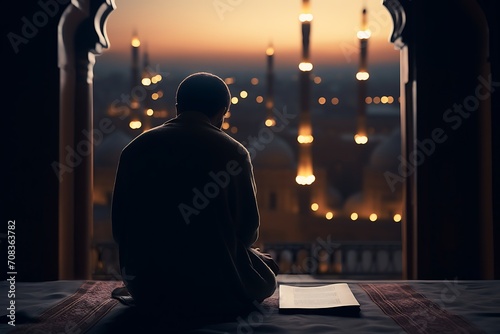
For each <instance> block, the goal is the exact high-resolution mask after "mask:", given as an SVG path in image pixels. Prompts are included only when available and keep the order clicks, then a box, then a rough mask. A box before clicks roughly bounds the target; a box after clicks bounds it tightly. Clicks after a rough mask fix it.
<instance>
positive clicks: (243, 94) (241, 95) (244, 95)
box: [240, 90, 248, 99]
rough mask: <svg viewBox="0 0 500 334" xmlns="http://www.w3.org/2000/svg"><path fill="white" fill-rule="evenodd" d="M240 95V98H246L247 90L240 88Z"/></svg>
mask: <svg viewBox="0 0 500 334" xmlns="http://www.w3.org/2000/svg"><path fill="white" fill-rule="evenodd" d="M240 97H241V98H242V99H246V98H247V97H248V92H247V91H246V90H242V91H241V92H240Z"/></svg>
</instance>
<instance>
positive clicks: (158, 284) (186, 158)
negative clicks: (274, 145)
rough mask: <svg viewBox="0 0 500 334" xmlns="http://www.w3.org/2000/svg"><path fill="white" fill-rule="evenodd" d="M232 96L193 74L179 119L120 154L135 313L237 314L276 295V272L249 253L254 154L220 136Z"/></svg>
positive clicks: (121, 239) (118, 213) (120, 212)
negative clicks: (140, 310)
mask: <svg viewBox="0 0 500 334" xmlns="http://www.w3.org/2000/svg"><path fill="white" fill-rule="evenodd" d="M230 100H231V96H230V92H229V89H228V87H227V85H226V84H225V83H224V81H223V80H222V79H220V78H219V77H218V76H215V75H213V74H210V73H205V72H202V73H195V74H192V75H190V76H188V77H187V78H185V79H184V80H183V81H182V82H181V83H180V85H179V87H178V89H177V93H176V107H177V117H175V118H173V119H171V120H169V121H167V122H165V123H164V124H163V125H161V126H158V127H156V128H153V129H151V130H150V131H147V132H144V133H142V134H141V135H139V136H138V137H137V138H135V139H134V140H133V141H132V142H131V143H130V144H129V145H127V147H125V149H124V150H123V152H122V154H121V157H120V162H119V165H118V170H117V175H116V180H115V188H114V193H113V203H112V224H113V236H114V239H115V241H116V242H117V244H118V246H119V256H120V267H121V270H122V274H123V273H126V274H127V276H126V277H125V276H123V279H124V282H125V285H126V287H127V288H128V290H129V291H130V294H131V295H132V297H133V298H134V300H135V302H136V304H137V305H138V306H139V307H145V308H149V309H158V308H161V309H162V310H167V311H169V312H172V314H179V315H181V316H182V315H198V316H204V315H209V316H210V315H223V314H240V313H241V312H244V311H245V310H248V308H249V307H250V306H252V304H254V303H255V301H257V302H260V301H262V300H263V299H265V298H267V297H269V296H270V295H272V294H273V292H274V291H275V289H276V278H275V275H276V274H277V272H278V268H277V265H276V264H275V262H274V261H273V260H272V259H271V257H270V256H268V255H267V254H262V253H260V252H259V251H258V250H256V249H253V248H252V245H253V244H254V243H255V241H256V240H257V238H258V233H259V212H258V208H257V202H256V198H255V191H256V188H255V182H254V177H253V171H252V164H251V160H250V156H249V154H248V151H247V150H246V149H245V147H244V146H243V145H241V144H240V143H239V142H237V141H236V140H234V139H233V138H231V137H230V136H229V135H227V134H226V133H224V132H223V131H221V129H220V128H221V125H222V123H223V120H224V115H225V113H226V112H227V111H228V110H229V106H230Z"/></svg>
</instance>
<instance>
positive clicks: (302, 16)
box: [299, 13, 313, 22]
mask: <svg viewBox="0 0 500 334" xmlns="http://www.w3.org/2000/svg"><path fill="white" fill-rule="evenodd" d="M312 20H313V14H311V13H302V14H300V15H299V21H300V22H311V21H312Z"/></svg>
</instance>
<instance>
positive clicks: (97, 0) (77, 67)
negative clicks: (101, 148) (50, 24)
mask: <svg viewBox="0 0 500 334" xmlns="http://www.w3.org/2000/svg"><path fill="white" fill-rule="evenodd" d="M114 8H115V5H114V1H113V0H80V1H74V2H73V3H72V4H70V5H69V6H68V7H67V8H66V10H65V12H64V14H63V16H62V17H61V20H60V23H59V36H58V38H59V68H60V83H61V86H60V130H59V133H60V134H59V136H60V145H59V147H60V150H59V162H60V163H61V166H63V167H62V168H61V170H60V173H59V182H60V185H59V279H89V278H90V275H91V270H90V244H91V239H92V225H93V221H92V196H93V118H92V114H93V109H92V106H93V97H92V89H93V88H92V83H93V66H94V63H95V54H99V53H101V52H102V50H103V49H104V48H107V47H108V44H109V43H108V39H107V36H106V34H105V22H106V19H107V16H108V15H109V13H110V12H111V11H112V10H113V9H114ZM95 22H98V23H99V24H97V25H96V24H95Z"/></svg>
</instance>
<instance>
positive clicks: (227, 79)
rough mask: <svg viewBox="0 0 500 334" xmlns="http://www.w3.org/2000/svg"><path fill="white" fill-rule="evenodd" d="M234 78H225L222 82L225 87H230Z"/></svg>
mask: <svg viewBox="0 0 500 334" xmlns="http://www.w3.org/2000/svg"><path fill="white" fill-rule="evenodd" d="M234 81H235V80H234V78H233V77H229V78H225V79H224V82H225V83H226V85H232V84H234Z"/></svg>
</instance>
